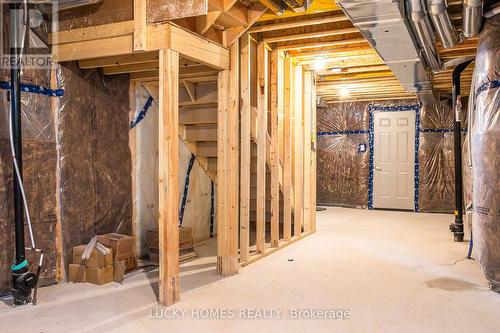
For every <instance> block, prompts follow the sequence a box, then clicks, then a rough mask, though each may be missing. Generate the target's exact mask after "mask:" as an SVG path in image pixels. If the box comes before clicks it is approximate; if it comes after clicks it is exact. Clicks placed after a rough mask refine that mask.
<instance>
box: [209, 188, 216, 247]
mask: <svg viewBox="0 0 500 333" xmlns="http://www.w3.org/2000/svg"><path fill="white" fill-rule="evenodd" d="M211 188H212V190H211V194H210V238H213V237H214V224H215V187H214V182H213V181H212V187H211Z"/></svg>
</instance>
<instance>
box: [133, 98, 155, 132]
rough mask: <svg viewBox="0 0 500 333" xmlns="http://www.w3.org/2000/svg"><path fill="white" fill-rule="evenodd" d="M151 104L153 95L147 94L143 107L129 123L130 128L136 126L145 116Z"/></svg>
mask: <svg viewBox="0 0 500 333" xmlns="http://www.w3.org/2000/svg"><path fill="white" fill-rule="evenodd" d="M151 105H153V97H151V96H149V98H148V100H147V101H146V104H144V107H143V108H142V109H141V112H139V114H138V115H137V116H136V117H135V119H134V120H133V121H132V122H131V123H130V129H133V128H134V127H136V126H137V124H139V123H140V122H141V121H142V120H143V119H144V118H145V117H146V114H147V113H148V110H149V108H150V107H151Z"/></svg>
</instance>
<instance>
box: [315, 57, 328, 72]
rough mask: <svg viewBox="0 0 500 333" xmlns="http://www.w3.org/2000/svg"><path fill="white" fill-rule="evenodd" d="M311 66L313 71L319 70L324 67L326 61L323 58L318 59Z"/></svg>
mask: <svg viewBox="0 0 500 333" xmlns="http://www.w3.org/2000/svg"><path fill="white" fill-rule="evenodd" d="M313 67H314V70H315V71H321V70H323V69H325V67H326V61H325V60H324V59H318V60H316V61H315V62H314V65H313Z"/></svg>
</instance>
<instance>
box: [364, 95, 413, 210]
mask: <svg viewBox="0 0 500 333" xmlns="http://www.w3.org/2000/svg"><path fill="white" fill-rule="evenodd" d="M420 107H421V105H420V104H414V105H398V106H377V105H370V106H368V111H369V113H370V119H369V121H370V130H369V137H368V144H369V147H370V167H369V172H370V174H369V177H368V209H370V210H373V169H374V143H375V124H374V114H373V113H374V112H399V111H408V112H415V165H414V177H413V178H414V183H415V186H414V187H415V190H414V199H413V201H414V211H415V212H418V209H419V207H418V193H419V160H418V150H419V146H420Z"/></svg>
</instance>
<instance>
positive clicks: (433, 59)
mask: <svg viewBox="0 0 500 333" xmlns="http://www.w3.org/2000/svg"><path fill="white" fill-rule="evenodd" d="M406 6H407V14H408V18H409V19H410V22H411V26H412V30H413V33H414V34H415V38H416V39H417V43H418V45H419V46H420V49H421V50H422V53H423V55H424V59H425V62H426V63H427V66H429V68H430V69H432V70H439V69H441V59H440V58H439V54H438V51H437V47H436V42H435V40H434V32H433V31H432V26H431V22H430V20H429V16H428V15H427V9H426V7H425V3H424V2H423V1H422V0H406Z"/></svg>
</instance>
